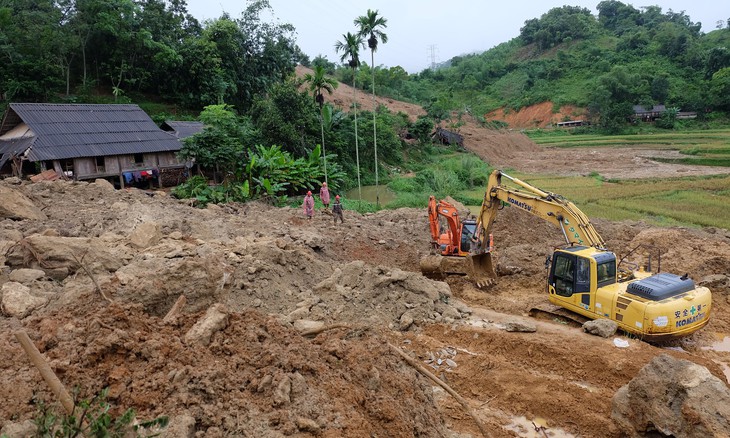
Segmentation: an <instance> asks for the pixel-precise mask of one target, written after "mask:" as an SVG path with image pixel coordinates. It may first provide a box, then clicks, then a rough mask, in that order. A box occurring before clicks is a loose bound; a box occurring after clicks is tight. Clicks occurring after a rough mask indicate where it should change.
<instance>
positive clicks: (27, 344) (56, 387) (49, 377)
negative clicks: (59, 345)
mask: <svg viewBox="0 0 730 438" xmlns="http://www.w3.org/2000/svg"><path fill="white" fill-rule="evenodd" d="M15 338H16V339H17V340H18V342H20V345H21V346H22V347H23V350H25V354H27V355H28V357H29V358H30V361H31V362H32V363H33V365H35V367H36V368H37V369H38V372H40V373H41V376H42V377H43V380H45V381H46V384H48V386H49V387H50V388H51V391H53V394H54V395H55V396H56V398H58V400H59V401H60V402H61V405H62V406H63V409H64V410H65V411H66V413H67V414H68V415H71V414H72V413H73V411H74V401H73V398H71V394H69V393H68V391H66V388H64V386H63V383H61V381H60V380H58V377H57V376H56V374H55V373H54V372H53V370H52V369H51V367H50V366H49V365H48V362H46V360H45V359H44V358H43V356H42V355H41V352H40V351H38V349H37V348H36V346H35V344H34V343H33V341H31V340H30V338H29V337H28V333H26V332H25V330H20V331H17V332H15Z"/></svg>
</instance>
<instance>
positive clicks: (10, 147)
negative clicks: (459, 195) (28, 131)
mask: <svg viewBox="0 0 730 438" xmlns="http://www.w3.org/2000/svg"><path fill="white" fill-rule="evenodd" d="M36 138H37V137H21V138H14V139H12V140H0V167H3V165H4V164H5V163H6V162H7V161H8V160H9V159H10V157H12V156H13V155H20V154H22V153H23V152H25V151H26V150H27V149H28V148H29V147H31V146H33V142H34V141H35V140H36Z"/></svg>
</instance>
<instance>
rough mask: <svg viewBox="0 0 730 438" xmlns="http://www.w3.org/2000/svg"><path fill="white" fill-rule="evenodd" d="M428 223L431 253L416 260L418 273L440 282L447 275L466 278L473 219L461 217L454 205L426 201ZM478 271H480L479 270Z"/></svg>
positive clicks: (471, 242) (471, 243) (474, 225)
mask: <svg viewBox="0 0 730 438" xmlns="http://www.w3.org/2000/svg"><path fill="white" fill-rule="evenodd" d="M428 224H429V228H430V230H431V247H432V249H431V254H430V255H427V256H425V257H423V258H422V259H421V261H420V265H421V272H422V273H423V274H424V275H425V276H427V277H430V278H435V279H444V278H445V277H446V276H447V275H469V273H470V272H472V271H473V267H472V266H471V264H472V262H471V257H468V256H469V254H470V253H471V252H472V245H474V244H476V243H477V241H476V239H475V232H476V230H477V220H476V219H474V218H468V217H467V218H463V219H462V218H461V217H460V216H459V211H458V209H457V208H456V206H454V204H452V203H450V202H448V201H446V200H443V199H442V200H440V201H437V200H436V198H435V197H434V196H431V197H429V199H428ZM481 269H484V268H483V267H482V268H481Z"/></svg>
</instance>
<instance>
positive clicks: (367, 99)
mask: <svg viewBox="0 0 730 438" xmlns="http://www.w3.org/2000/svg"><path fill="white" fill-rule="evenodd" d="M307 73H309V74H313V71H312V69H310V68H307V67H304V66H302V65H297V67H296V75H297V77H299V78H301V77H303V76H304V75H305V74H307ZM353 91H354V89H353V88H352V84H345V83H344V82H340V83H339V85H338V86H337V88H335V89H334V90H333V91H332V94H325V101H327V102H332V103H333V104H334V105H335V107H337V108H340V109H342V110H344V111H350V110H351V108H352V99H353V97H354V98H355V100H356V102H357V107H358V108H359V109H360V110H364V111H373V110H374V109H375V105H376V104H377V105H383V106H385V107H387V108H388V109H389V110H390V111H391V112H393V113H394V114H398V113H404V114H406V115H408V118H409V119H410V120H411V121H412V122H413V121H415V120H416V119H417V118H418V116H421V115H426V111H425V110H424V109H423V108H422V107H421V106H420V105H415V104H412V103H407V102H401V101H399V100H394V99H390V98H385V97H380V96H376V97H375V100H373V95H372V93H369V92H367V91H363V90H360V89H358V90H357V92H356V93H353ZM376 91H377V90H376ZM376 94H377V93H376Z"/></svg>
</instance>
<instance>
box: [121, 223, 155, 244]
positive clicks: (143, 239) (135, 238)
mask: <svg viewBox="0 0 730 438" xmlns="http://www.w3.org/2000/svg"><path fill="white" fill-rule="evenodd" d="M160 239H162V230H161V228H160V225H159V224H158V223H156V222H144V223H141V224H139V225H137V228H135V229H134V231H132V234H131V235H130V236H129V240H130V242H132V245H134V246H136V247H137V248H147V247H150V246H152V245H156V244H157V242H159V241H160Z"/></svg>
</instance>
